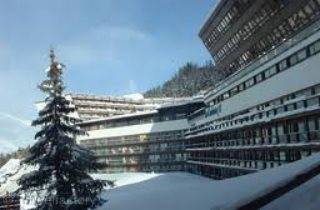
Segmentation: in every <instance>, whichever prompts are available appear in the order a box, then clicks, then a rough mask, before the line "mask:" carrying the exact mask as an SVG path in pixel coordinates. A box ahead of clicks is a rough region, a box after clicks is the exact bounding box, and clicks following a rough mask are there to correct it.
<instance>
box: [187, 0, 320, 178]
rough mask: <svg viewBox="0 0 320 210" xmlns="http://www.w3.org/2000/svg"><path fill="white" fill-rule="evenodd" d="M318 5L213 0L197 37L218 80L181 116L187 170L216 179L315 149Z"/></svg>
mask: <svg viewBox="0 0 320 210" xmlns="http://www.w3.org/2000/svg"><path fill="white" fill-rule="evenodd" d="M319 16H320V0H303V1H301V0H290V1H289V0H270V1H269V0H268V1H264V0H221V1H220V3H219V4H218V5H217V7H216V9H215V10H214V11H213V13H212V15H211V16H210V17H209V18H208V19H207V21H206V23H205V24H204V26H203V27H202V29H201V31H200V37H201V38H202V40H203V42H204V44H205V46H206V47H207V48H208V50H209V51H210V52H211V54H212V56H213V58H214V60H215V61H216V66H215V68H216V70H219V71H221V72H226V74H225V75H226V78H225V79H224V80H223V81H221V82H219V83H218V84H216V85H215V86H214V87H213V88H212V89H210V90H208V91H207V92H206V93H205V96H204V102H205V104H206V106H205V107H204V108H202V109H200V110H197V111H196V112H194V113H193V114H191V115H190V116H189V124H190V126H191V128H190V130H189V132H187V133H186V135H185V138H186V144H187V145H188V148H187V153H188V161H187V162H188V170H189V171H191V172H194V173H198V174H202V175H205V176H209V177H212V178H216V179H222V178H228V177H233V176H238V175H243V174H247V173H251V172H255V171H257V170H261V169H266V168H272V167H275V166H279V165H281V164H285V163H288V162H291V161H295V160H298V159H301V158H302V157H304V156H308V155H310V154H312V153H314V152H318V151H319V150H320V130H319V124H320V106H319V104H320V71H319V66H320V20H319Z"/></svg>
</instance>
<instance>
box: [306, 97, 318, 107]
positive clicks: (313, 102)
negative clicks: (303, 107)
mask: <svg viewBox="0 0 320 210" xmlns="http://www.w3.org/2000/svg"><path fill="white" fill-rule="evenodd" d="M307 105H308V106H315V105H319V99H318V98H311V99H308V100H307Z"/></svg>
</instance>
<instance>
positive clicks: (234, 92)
mask: <svg viewBox="0 0 320 210" xmlns="http://www.w3.org/2000/svg"><path fill="white" fill-rule="evenodd" d="M237 93H238V87H235V88H233V89H232V90H231V91H230V94H231V96H233V95H235V94H237Z"/></svg>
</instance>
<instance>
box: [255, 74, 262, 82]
mask: <svg viewBox="0 0 320 210" xmlns="http://www.w3.org/2000/svg"><path fill="white" fill-rule="evenodd" d="M255 80H256V83H258V82H261V81H262V80H263V77H262V74H258V75H256V76H255Z"/></svg>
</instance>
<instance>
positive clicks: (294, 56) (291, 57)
mask: <svg viewBox="0 0 320 210" xmlns="http://www.w3.org/2000/svg"><path fill="white" fill-rule="evenodd" d="M289 62H290V65H291V66H293V65H294V64H296V63H298V56H297V55H296V54H294V55H292V56H290V58H289Z"/></svg>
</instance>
